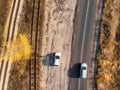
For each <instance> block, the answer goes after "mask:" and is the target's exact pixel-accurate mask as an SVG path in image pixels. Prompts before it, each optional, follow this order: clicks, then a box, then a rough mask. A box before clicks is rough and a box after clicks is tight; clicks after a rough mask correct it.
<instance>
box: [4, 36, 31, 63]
mask: <svg viewBox="0 0 120 90" xmlns="http://www.w3.org/2000/svg"><path fill="white" fill-rule="evenodd" d="M31 52H32V50H31V46H30V44H29V41H28V38H27V36H26V35H23V34H19V36H18V37H17V39H15V40H13V41H12V42H8V43H7V45H6V53H5V57H4V60H9V58H10V57H11V58H12V62H16V61H20V60H23V59H24V60H28V59H29V58H30V54H31Z"/></svg>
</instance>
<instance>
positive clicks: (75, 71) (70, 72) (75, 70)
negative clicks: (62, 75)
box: [67, 63, 81, 78]
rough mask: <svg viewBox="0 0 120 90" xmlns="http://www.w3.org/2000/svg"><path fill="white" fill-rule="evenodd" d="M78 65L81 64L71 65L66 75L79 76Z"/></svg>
mask: <svg viewBox="0 0 120 90" xmlns="http://www.w3.org/2000/svg"><path fill="white" fill-rule="evenodd" d="M80 66H81V64H80V63H77V64H75V65H74V66H73V67H71V68H70V69H69V70H68V72H67V74H68V77H70V78H80Z"/></svg>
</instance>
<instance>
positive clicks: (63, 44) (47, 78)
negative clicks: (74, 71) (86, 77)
mask: <svg viewBox="0 0 120 90" xmlns="http://www.w3.org/2000/svg"><path fill="white" fill-rule="evenodd" d="M76 1H77V0H74V1H73V0H64V1H63V0H46V6H45V23H44V34H43V35H44V37H43V41H44V42H43V49H42V53H43V54H42V56H43V61H44V62H43V67H42V70H43V78H42V81H43V83H42V85H41V86H42V87H43V90H68V76H67V71H68V69H69V64H70V58H71V56H70V55H71V40H72V33H73V17H74V12H75V6H76ZM54 52H60V53H61V56H62V57H61V61H60V66H49V65H45V63H46V62H45V61H49V60H50V58H49V57H47V54H52V53H54Z"/></svg>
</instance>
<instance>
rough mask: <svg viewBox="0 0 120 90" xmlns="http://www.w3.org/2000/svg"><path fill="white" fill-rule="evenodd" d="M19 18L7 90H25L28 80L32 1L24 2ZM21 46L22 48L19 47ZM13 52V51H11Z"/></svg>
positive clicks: (26, 0)
mask: <svg viewBox="0 0 120 90" xmlns="http://www.w3.org/2000/svg"><path fill="white" fill-rule="evenodd" d="M23 4H24V5H23V9H22V13H21V16H20V21H19V26H18V38H17V39H18V40H17V39H16V41H14V43H13V45H15V47H16V51H17V50H18V52H16V53H15V54H16V55H13V56H12V57H13V58H14V60H13V61H14V62H13V63H12V68H11V75H10V78H9V82H8V88H9V90H27V89H28V81H29V80H28V79H29V76H28V75H29V66H28V62H29V58H30V55H31V52H32V47H31V46H30V42H29V38H30V36H29V35H30V28H31V27H30V26H31V15H32V1H30V0H25V1H24V3H23ZM21 46H22V47H21ZM13 51H14V49H13Z"/></svg>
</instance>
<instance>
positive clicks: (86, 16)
mask: <svg viewBox="0 0 120 90" xmlns="http://www.w3.org/2000/svg"><path fill="white" fill-rule="evenodd" d="M89 5H90V0H89V1H88V3H87V11H86V15H85V25H84V29H83V31H84V32H83V39H82V49H81V55H80V62H82V56H83V47H84V41H85V32H86V25H87V24H86V23H87V18H88V9H89ZM79 89H80V79H79V82H78V90H79Z"/></svg>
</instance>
